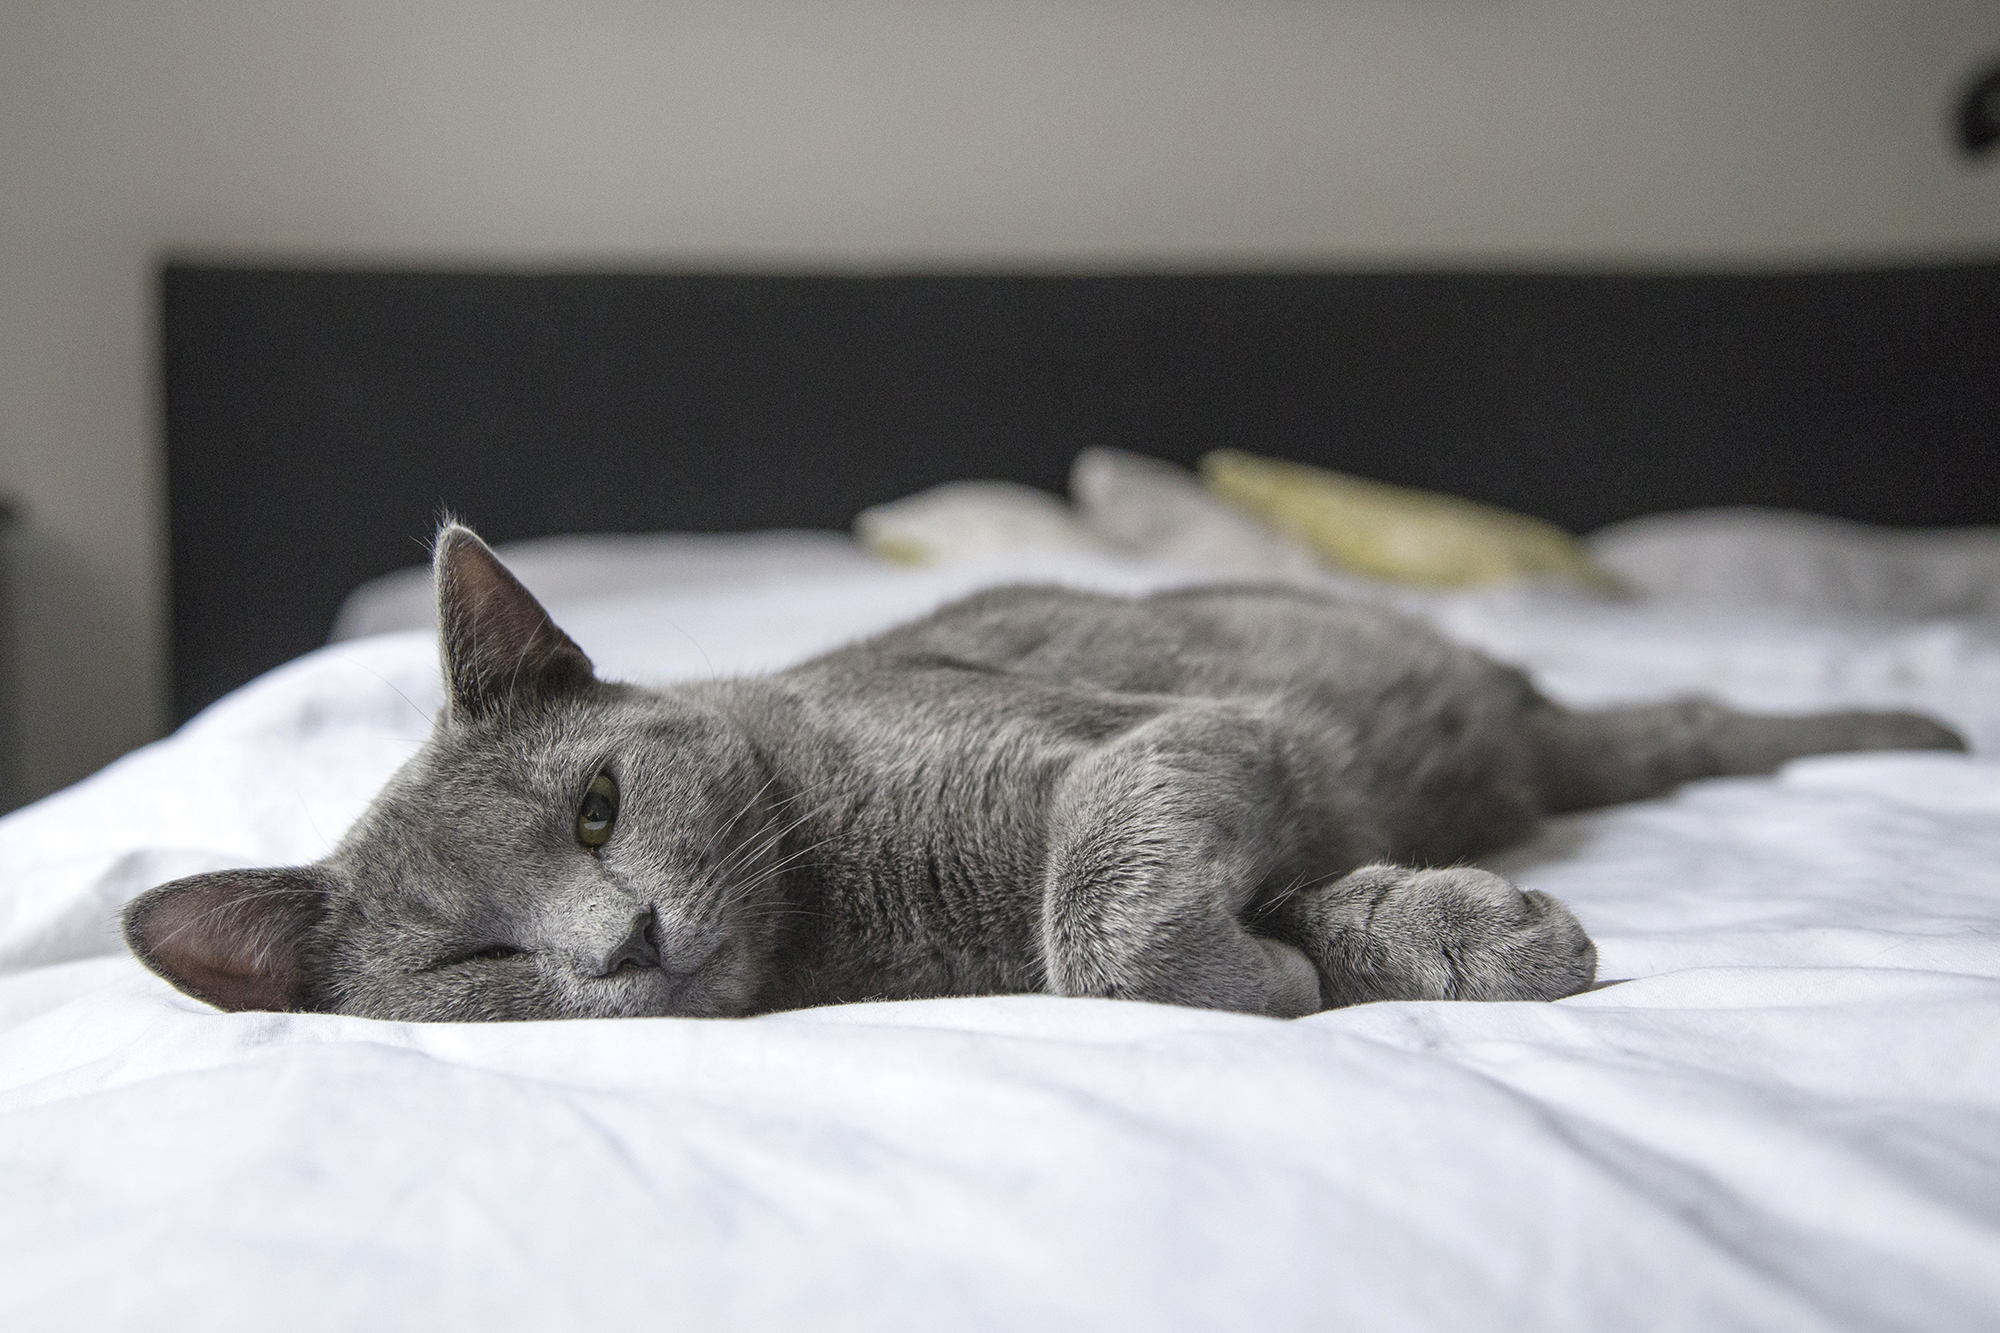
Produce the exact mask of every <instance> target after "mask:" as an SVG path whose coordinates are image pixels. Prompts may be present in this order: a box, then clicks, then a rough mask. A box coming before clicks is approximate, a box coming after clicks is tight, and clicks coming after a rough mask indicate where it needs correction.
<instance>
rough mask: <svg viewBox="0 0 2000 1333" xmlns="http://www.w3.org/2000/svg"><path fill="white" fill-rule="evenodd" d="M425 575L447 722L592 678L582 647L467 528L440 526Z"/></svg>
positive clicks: (548, 694) (484, 713) (503, 707)
mask: <svg viewBox="0 0 2000 1333" xmlns="http://www.w3.org/2000/svg"><path fill="white" fill-rule="evenodd" d="M431 576H432V578H433V580H434V581H435V582H436V584H437V600H438V652H439V655H440V656H441V657H442V658H443V659H444V680H445V688H446V689H447V691H448V692H449V694H450V696H451V716H452V718H453V720H458V719H462V718H477V717H486V716H490V715H493V714H495V713H502V712H505V711H506V710H507V709H508V708H510V707H512V706H514V705H517V704H521V703H526V702H530V701H533V700H536V699H542V698H548V697H551V696H554V695H557V694H560V693H562V692H563V691H565V690H570V689H574V688H575V687H576V686H578V685H581V684H583V683H584V682H585V681H588V680H589V679H590V678H591V676H590V659H589V658H588V657H586V656H584V653H583V649H581V648H579V647H577V646H576V643H575V641H574V640H572V639H571V638H570V637H569V635H567V634H565V633H563V632H562V631H561V630H560V629H557V628H556V623H555V622H554V621H553V620H551V619H549V613H548V612H547V611H544V610H543V609H542V604H541V603H540V602H538V601H536V600H535V597H534V594H533V593H531V592H529V591H528V590H527V589H526V588H524V587H522V586H521V581H520V580H519V579H517V578H515V577H514V576H513V575H512V574H510V573H509V572H508V571H507V566H505V565H503V564H501V563H500V558H499V557H498V556H496V555H494V554H493V552H492V551H490V550H488V549H487V546H486V543H485V542H483V541H480V540H479V538H478V537H477V536H475V535H474V534H473V531H472V529H470V528H467V527H461V526H460V525H458V524H456V523H446V524H445V525H444V527H443V528H441V529H439V531H438V537H437V545H436V547H435V548H433V551H432V555H431Z"/></svg>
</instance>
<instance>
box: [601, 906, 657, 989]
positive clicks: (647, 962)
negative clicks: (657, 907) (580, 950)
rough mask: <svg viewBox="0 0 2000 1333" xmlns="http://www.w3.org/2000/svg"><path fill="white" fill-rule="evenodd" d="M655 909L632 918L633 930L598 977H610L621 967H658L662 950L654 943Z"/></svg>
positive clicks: (606, 960) (614, 950) (616, 949)
mask: <svg viewBox="0 0 2000 1333" xmlns="http://www.w3.org/2000/svg"><path fill="white" fill-rule="evenodd" d="M653 926H654V920H653V909H652V908H650V907H648V908H644V909H642V910H641V911H640V912H639V914H638V915H637V916H635V917H633V918H632V929H631V931H630V932H629V933H627V935H626V936H625V942H624V943H623V944H620V945H619V946H618V947H617V948H615V949H613V950H612V951H611V956H610V957H608V958H606V959H605V960H604V970H603V971H601V972H599V973H598V974H597V975H598V976H600V977H608V976H610V975H611V974H612V973H613V972H616V971H617V970H618V969H619V968H621V967H627V966H630V967H658V966H659V965H660V950H659V948H658V946H657V945H655V944H654V943H653Z"/></svg>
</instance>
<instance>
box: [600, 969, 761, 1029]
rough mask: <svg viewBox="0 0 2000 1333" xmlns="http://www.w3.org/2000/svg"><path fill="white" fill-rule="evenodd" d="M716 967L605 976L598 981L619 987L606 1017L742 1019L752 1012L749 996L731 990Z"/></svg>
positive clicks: (657, 970)
mask: <svg viewBox="0 0 2000 1333" xmlns="http://www.w3.org/2000/svg"><path fill="white" fill-rule="evenodd" d="M711 972H712V969H711V968H708V967H703V968H700V969H698V970H696V971H694V972H686V973H679V974H676V973H673V972H669V971H665V970H662V969H660V968H645V969H634V970H632V971H631V972H628V973H622V974H619V975H616V976H611V977H606V978H603V979H602V980H601V981H600V982H599V983H598V984H599V985H607V986H611V987H615V988H616V992H617V993H616V994H615V996H614V997H612V1003H610V1004H609V1005H606V1006H605V1008H604V1010H603V1011H602V1016H603V1017H606V1018H613V1017H616V1018H740V1017H742V1016H743V1015H744V1014H746V1013H749V1012H750V1010H751V1005H750V1003H749V1001H748V999H747V997H739V996H735V995H732V994H730V993H729V988H728V987H727V986H726V985H718V984H717V982H718V981H719V980H722V978H719V977H716V976H713V975H711Z"/></svg>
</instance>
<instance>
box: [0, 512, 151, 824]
mask: <svg viewBox="0 0 2000 1333" xmlns="http://www.w3.org/2000/svg"><path fill="white" fill-rule="evenodd" d="M4 503H5V502H4V501H0V504H4ZM111 604H112V603H111V598H110V596H109V590H108V589H107V588H106V587H105V586H104V580H103V579H102V577H101V576H100V574H99V572H98V571H97V570H95V569H94V568H93V567H92V566H91V564H90V562H89V561H88V560H87V559H86V558H85V557H84V555H83V553H82V552H81V551H79V550H77V549H76V548H75V547H74V546H73V545H72V544H70V543H68V542H65V541H64V540H63V539H62V538H61V537H60V536H58V535H57V534H55V533H53V532H51V531H49V530H48V529H46V528H42V527H39V526H37V525H36V523H35V521H34V515H33V513H32V512H28V511H26V510H25V509H24V508H22V507H20V506H9V507H8V509H7V514H6V517H5V518H4V519H0V811H6V810H11V809H14V808H15V807H17V806H21V805H25V804H27V803H28V802H29V801H33V800H38V799H40V798H41V797H43V796H46V795H48V794H49V793H50V792H53V791H57V790H59V789H61V788H63V787H66V786H68V785H69V784H70V783H72V782H75V781H77V780H78V779H79V778H83V777H86V776H88V775H89V774H91V773H93V772H95V771H96V770H97V769H99V768H102V767H103V766H104V765H105V764H108V763H110V762H111V761H112V760H113V759H116V758H117V757H118V756H119V755H120V754H122V753H124V752H125V751H126V750H127V749H129V748H130V745H129V743H128V737H127V734H126V732H127V728H126V727H125V726H124V725H122V724H123V723H124V722H125V721H126V719H127V718H129V716H130V713H131V708H130V700H127V699H120V700H119V703H120V706H119V707H115V708H114V707H109V706H107V704H106V701H107V700H110V699H113V698H114V697H116V696H117V693H118V692H119V691H120V690H121V689H123V688H125V687H124V686H123V685H122V684H121V682H123V681H124V680H126V679H127V677H128V676H129V673H122V674H121V672H120V671H119V670H118V664H119V663H120V662H121V660H122V659H124V658H127V657H129V656H130V649H131V644H130V642H129V640H130V637H131V636H132V635H134V634H136V633H138V632H139V631H138V630H137V629H135V628H134V627H132V626H129V625H124V624H121V623H120V621H119V618H118V616H117V615H115V614H114V613H113V611H112V610H111ZM34 658H43V659H46V660H52V661H58V662H64V663H68V664H70V669H69V670H68V671H67V672H66V673H65V674H63V675H62V676H61V677H60V678H59V679H57V678H54V677H52V675H51V674H50V673H47V672H34V671H29V670H26V669H25V668H26V666H27V665H28V663H29V661H30V660H31V659H34ZM148 704H149V705H152V701H148ZM154 707H155V708H156V705H154Z"/></svg>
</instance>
